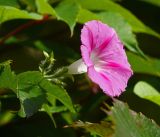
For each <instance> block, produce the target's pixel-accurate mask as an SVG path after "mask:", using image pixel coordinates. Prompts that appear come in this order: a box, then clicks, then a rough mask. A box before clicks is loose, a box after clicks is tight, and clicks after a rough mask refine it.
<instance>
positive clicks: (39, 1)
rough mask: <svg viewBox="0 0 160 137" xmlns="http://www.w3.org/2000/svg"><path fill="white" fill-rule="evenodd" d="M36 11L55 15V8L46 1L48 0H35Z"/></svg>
mask: <svg viewBox="0 0 160 137" xmlns="http://www.w3.org/2000/svg"><path fill="white" fill-rule="evenodd" d="M36 5H37V10H38V13H41V14H49V15H52V16H54V17H55V16H56V13H55V10H54V9H53V8H52V6H51V5H50V4H49V3H48V0H36Z"/></svg>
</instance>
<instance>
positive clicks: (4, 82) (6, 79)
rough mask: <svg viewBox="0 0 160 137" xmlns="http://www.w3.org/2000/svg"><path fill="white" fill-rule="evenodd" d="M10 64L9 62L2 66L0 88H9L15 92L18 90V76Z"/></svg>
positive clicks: (0, 66) (0, 69) (0, 67)
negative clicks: (16, 81)
mask: <svg viewBox="0 0 160 137" xmlns="http://www.w3.org/2000/svg"><path fill="white" fill-rule="evenodd" d="M9 63H10V62H9V61H8V62H4V63H1V64H0V88H7V89H11V90H13V91H14V90H15V89H16V84H15V80H16V76H15V74H14V73H13V72H12V71H11V68H10V65H9Z"/></svg>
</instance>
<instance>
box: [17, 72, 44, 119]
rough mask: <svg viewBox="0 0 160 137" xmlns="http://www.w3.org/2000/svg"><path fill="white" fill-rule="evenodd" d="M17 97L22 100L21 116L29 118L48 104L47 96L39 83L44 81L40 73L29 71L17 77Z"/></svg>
mask: <svg viewBox="0 0 160 137" xmlns="http://www.w3.org/2000/svg"><path fill="white" fill-rule="evenodd" d="M17 79H18V82H17V97H18V98H19V99H20V104H21V109H20V111H19V115H20V116H22V117H26V116H27V117H28V116H31V115H33V114H34V113H35V112H37V111H38V110H39V109H40V108H41V107H42V105H43V104H44V103H45V102H46V95H45V92H44V91H43V90H42V88H41V87H40V86H39V83H40V82H41V80H42V79H43V76H42V75H41V73H40V72H37V71H28V72H24V73H21V74H19V75H18V76H17Z"/></svg>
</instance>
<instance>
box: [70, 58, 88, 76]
mask: <svg viewBox="0 0 160 137" xmlns="http://www.w3.org/2000/svg"><path fill="white" fill-rule="evenodd" d="M86 72H87V66H86V65H85V64H84V62H83V60H82V59H79V60H77V61H75V62H73V63H72V64H71V65H70V66H68V73H69V74H82V73H86Z"/></svg>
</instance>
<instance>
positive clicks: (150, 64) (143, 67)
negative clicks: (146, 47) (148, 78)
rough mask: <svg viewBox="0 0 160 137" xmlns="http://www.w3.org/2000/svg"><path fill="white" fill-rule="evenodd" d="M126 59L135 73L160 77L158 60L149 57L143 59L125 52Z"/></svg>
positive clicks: (159, 62) (159, 61)
mask: <svg viewBox="0 0 160 137" xmlns="http://www.w3.org/2000/svg"><path fill="white" fill-rule="evenodd" d="M127 57H128V61H129V62H130V64H131V66H132V69H133V71H134V72H135V73H142V74H150V75H155V76H160V60H158V59H154V58H150V57H147V59H144V58H142V57H140V56H138V55H136V54H133V53H131V52H127Z"/></svg>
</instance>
